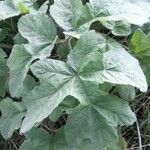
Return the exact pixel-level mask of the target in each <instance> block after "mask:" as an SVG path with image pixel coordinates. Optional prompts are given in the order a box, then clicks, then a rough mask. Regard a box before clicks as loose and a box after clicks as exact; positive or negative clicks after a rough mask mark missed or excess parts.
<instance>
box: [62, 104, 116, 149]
mask: <svg viewBox="0 0 150 150" xmlns="http://www.w3.org/2000/svg"><path fill="white" fill-rule="evenodd" d="M65 137H66V141H67V143H68V144H69V145H70V146H71V147H73V146H74V147H75V146H78V145H80V144H81V143H82V142H83V141H84V140H86V139H88V140H90V141H91V143H92V145H95V148H99V149H100V148H105V147H106V145H110V144H113V143H117V140H118V136H117V130H116V128H115V127H113V126H112V125H111V123H108V122H107V121H106V119H105V118H104V117H102V116H101V114H100V113H99V112H98V111H97V110H96V109H95V108H94V107H93V106H92V105H89V106H86V107H79V108H77V109H76V110H74V111H73V113H72V114H71V115H70V116H69V118H68V121H67V124H66V126H65ZM72 141H73V142H72Z"/></svg>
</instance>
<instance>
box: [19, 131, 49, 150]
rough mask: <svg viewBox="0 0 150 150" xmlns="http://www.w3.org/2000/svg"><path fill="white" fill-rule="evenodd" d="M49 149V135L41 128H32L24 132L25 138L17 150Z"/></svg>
mask: <svg viewBox="0 0 150 150" xmlns="http://www.w3.org/2000/svg"><path fill="white" fill-rule="evenodd" d="M27 149H28V150H29V149H32V150H41V149H42V150H49V149H50V136H49V135H48V133H47V132H45V131H44V130H43V129H38V128H37V129H36V128H34V129H32V130H31V131H30V132H29V133H27V134H26V140H25V141H24V142H23V144H22V145H21V147H20V148H19V150H27Z"/></svg>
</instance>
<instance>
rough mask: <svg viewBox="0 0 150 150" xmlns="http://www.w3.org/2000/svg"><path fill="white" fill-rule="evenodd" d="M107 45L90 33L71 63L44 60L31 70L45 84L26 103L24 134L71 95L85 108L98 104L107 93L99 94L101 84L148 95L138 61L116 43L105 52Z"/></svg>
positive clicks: (82, 39) (72, 53)
mask: <svg viewBox="0 0 150 150" xmlns="http://www.w3.org/2000/svg"><path fill="white" fill-rule="evenodd" d="M87 41H90V42H87ZM103 41H104V38H102V37H101V36H100V37H99V36H98V35H97V34H96V33H95V32H94V31H90V32H87V33H86V34H84V35H83V36H81V38H80V39H79V40H78V41H77V44H76V46H75V47H74V49H73V50H72V51H71V52H70V53H69V56H68V60H67V63H65V62H61V61H58V60H53V59H44V60H40V61H37V62H36V63H34V64H33V65H32V66H31V70H32V72H33V74H34V75H35V76H36V77H37V78H39V79H40V82H41V84H40V86H38V87H35V88H34V89H33V90H32V91H31V92H30V93H29V95H28V96H27V97H25V98H24V99H23V101H24V102H25V105H26V107H27V116H26V118H25V119H24V121H23V124H22V127H21V132H23V133H24V132H27V131H28V130H30V129H31V128H32V127H33V126H34V124H35V123H39V122H41V121H42V120H43V119H44V118H46V117H48V116H49V115H50V114H51V113H52V112H53V111H54V110H55V109H56V107H58V105H59V104H60V103H61V102H62V101H63V99H64V98H65V97H67V96H69V95H71V96H73V97H75V98H76V99H78V100H79V102H80V103H82V104H83V105H87V104H88V103H89V102H91V101H95V97H97V95H99V94H102V93H103V92H101V91H100V90H99V83H103V82H105V81H107V82H110V83H115V84H123V85H132V86H135V87H138V88H140V90H142V91H146V89H147V84H146V80H145V76H144V74H143V72H142V70H141V68H140V66H139V64H138V62H137V60H136V59H134V58H133V57H132V56H131V55H130V54H128V53H127V52H126V50H124V49H123V48H121V46H120V45H119V46H118V45H115V46H114V45H113V44H115V43H111V44H109V45H107V48H106V49H111V50H108V51H106V52H105V48H104V47H105V45H106V44H105V43H103ZM89 43H90V44H89ZM116 48H117V49H116ZM120 49H121V50H120ZM115 50H116V51H117V52H115ZM119 51H120V53H119ZM124 57H125V58H124ZM130 61H131V63H132V66H131V65H130V64H131V63H129V62H130ZM128 63H129V64H128ZM125 68H126V69H125ZM135 68H136V69H135ZM137 75H139V76H137ZM118 103H119V102H118ZM127 110H128V109H127ZM39 114H40V115H39ZM132 120H134V119H133V118H132ZM129 122H132V121H131V120H130V121H129ZM127 124H128V123H127Z"/></svg>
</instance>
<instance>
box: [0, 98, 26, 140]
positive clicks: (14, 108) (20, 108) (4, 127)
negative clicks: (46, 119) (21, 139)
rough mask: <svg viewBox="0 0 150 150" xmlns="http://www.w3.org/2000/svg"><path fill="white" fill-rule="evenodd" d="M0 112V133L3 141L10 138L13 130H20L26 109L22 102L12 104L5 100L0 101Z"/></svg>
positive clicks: (10, 101)
mask: <svg viewBox="0 0 150 150" xmlns="http://www.w3.org/2000/svg"><path fill="white" fill-rule="evenodd" d="M0 110H1V112H2V117H1V118H0V132H1V134H2V135H3V137H4V138H5V139H8V138H10V137H11V136H12V134H13V132H14V130H16V129H19V128H20V125H21V122H22V118H23V117H24V116H25V113H26V109H25V106H24V104H23V103H22V102H13V101H12V100H11V99H9V98H7V99H4V100H3V101H1V103H0Z"/></svg>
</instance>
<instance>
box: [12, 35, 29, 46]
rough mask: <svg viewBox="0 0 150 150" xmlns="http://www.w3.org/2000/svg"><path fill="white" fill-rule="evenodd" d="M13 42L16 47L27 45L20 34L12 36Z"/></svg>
mask: <svg viewBox="0 0 150 150" xmlns="http://www.w3.org/2000/svg"><path fill="white" fill-rule="evenodd" d="M13 40H14V43H15V44H18V45H21V44H27V43H28V41H27V40H26V39H25V38H24V37H22V36H21V34H20V33H17V34H16V35H15V36H14V38H13Z"/></svg>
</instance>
